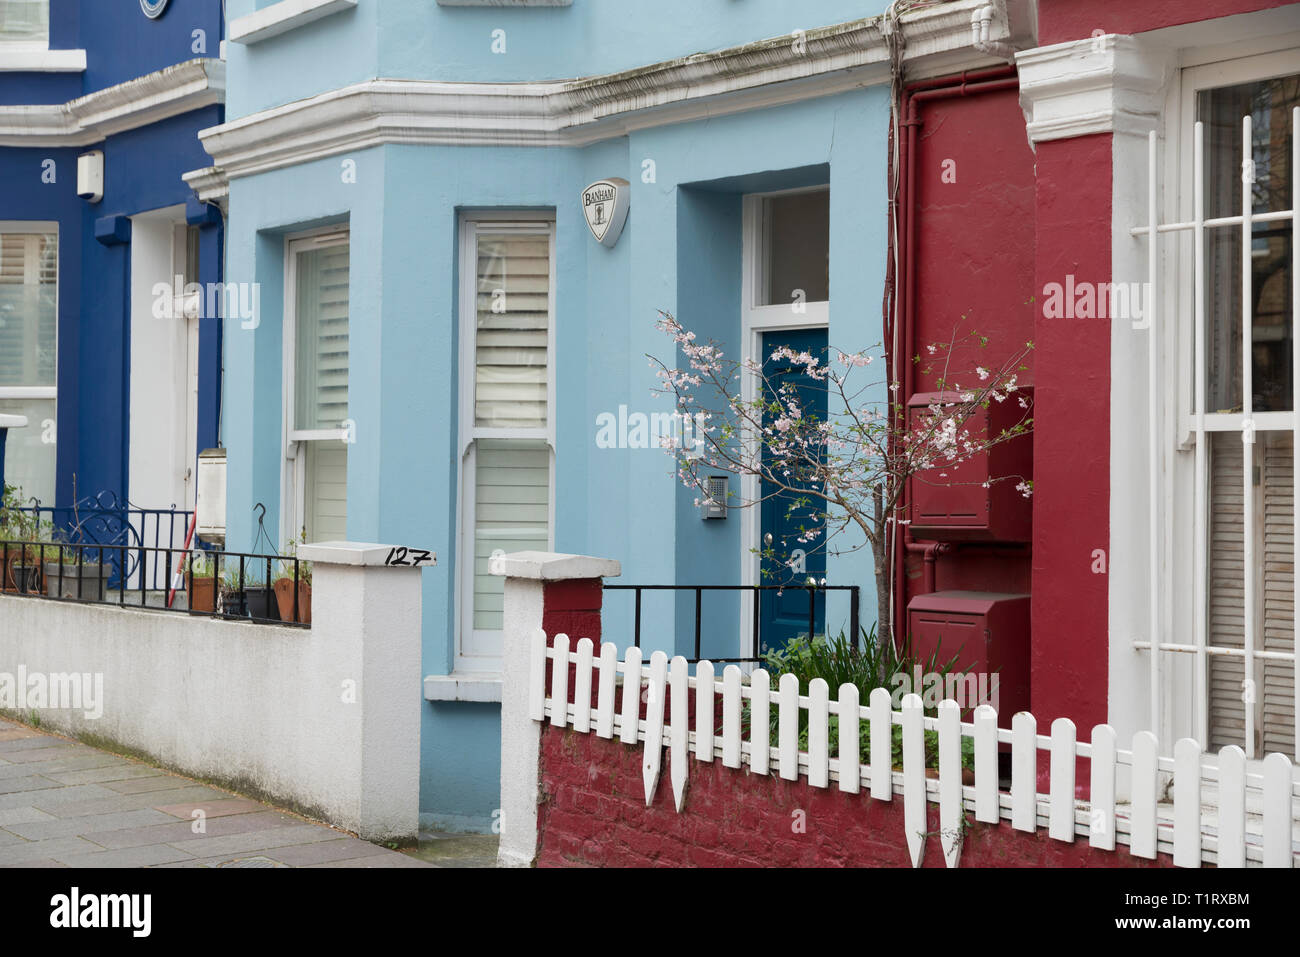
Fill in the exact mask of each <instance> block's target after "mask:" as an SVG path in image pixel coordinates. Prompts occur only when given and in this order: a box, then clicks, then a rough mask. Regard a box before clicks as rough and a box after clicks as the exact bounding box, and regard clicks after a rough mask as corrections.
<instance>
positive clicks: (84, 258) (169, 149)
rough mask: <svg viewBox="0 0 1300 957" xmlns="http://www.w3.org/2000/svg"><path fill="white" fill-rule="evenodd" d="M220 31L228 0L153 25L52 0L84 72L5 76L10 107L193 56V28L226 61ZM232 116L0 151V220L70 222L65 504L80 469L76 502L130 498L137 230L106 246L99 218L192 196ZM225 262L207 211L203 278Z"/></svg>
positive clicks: (62, 326) (209, 110) (79, 2)
mask: <svg viewBox="0 0 1300 957" xmlns="http://www.w3.org/2000/svg"><path fill="white" fill-rule="evenodd" d="M221 29H222V22H221V2H220V0H175V2H173V3H172V4H171V5H170V6H169V8H168V10H167V12H166V13H165V14H164V15H163V17H162V18H160V19H158V20H152V21H151V20H149V19H148V18H147V17H145V16H144V14H143V13H141V12H140V10H139V6H138V4H135V3H129V4H128V3H104V2H101V0H52V2H51V16H50V47H51V48H52V49H84V50H85V51H86V58H87V68H86V70H85V72H84V73H59V74H47V73H36V72H33V73H6V74H3V77H4V79H3V82H2V83H0V105H13V104H42V103H45V104H48V103H61V102H66V101H67V100H69V99H73V98H75V97H78V96H82V95H85V94H87V93H91V92H94V91H97V90H101V89H103V88H105V87H107V86H112V85H114V84H118V83H123V82H126V81H128V80H131V79H134V78H135V77H138V76H141V75H143V74H145V73H149V72H152V71H155V70H159V69H163V68H165V67H167V66H169V65H172V64H175V63H180V62H183V61H186V60H189V59H192V58H194V57H195V56H199V55H201V54H198V53H195V52H194V47H195V45H196V43H197V41H196V40H195V38H194V36H193V31H194V30H202V31H205V41H206V49H207V53H206V54H205V55H206V56H209V57H215V56H217V55H218V43H219V41H220V38H221ZM223 115H224V113H223V108H222V107H220V106H210V107H206V108H204V109H200V110H194V111H192V112H190V113H186V114H183V115H180V116H176V117H172V118H170V119H167V120H163V121H161V122H157V123H154V124H151V125H149V126H144V127H140V128H137V129H133V130H129V131H125V132H121V133H118V134H115V135H113V136H109V137H107V139H105V140H103V141H101V142H99V143H93V144H88V145H85V146H79V147H77V148H74V149H51V148H48V147H30V148H29V147H0V219H6V220H33V221H52V222H57V223H58V227H59V332H58V349H59V360H58V389H59V395H58V411H57V420H58V427H57V437H58V442H57V480H56V499H57V503H58V504H60V505H66V504H70V503H71V501H72V497H73V477H74V475H75V476H76V493H77V495H78V496H79V497H84V496H87V495H93V494H97V493H99V492H112V493H115V494H116V495H118V496H120V497H122V496H128V495H129V494H130V477H129V476H128V475H127V463H128V447H129V441H130V435H129V417H130V375H131V374H132V372H131V369H130V306H131V303H130V262H131V245H130V242H129V238H128V239H127V241H126V242H120V243H114V244H110V245H106V244H104V243H102V242H100V241H98V240H97V239H96V238H95V224H96V222H97V221H103V220H109V219H112V218H114V217H130V216H132V215H135V214H137V213H141V212H145V211H148V210H152V209H159V208H162V207H167V206H174V205H179V204H184V203H186V201H187V200H192V197H193V193H192V191H191V190H190V189H189V187H188V186H186V184H185V183H184V182H183V181H182V180H181V175H182V174H183V173H185V172H188V171H190V170H194V169H199V168H202V167H205V166H209V165H211V162H212V161H211V158H210V157H209V156H208V155H207V154H206V153H205V152H204V151H203V148H202V145H201V144H200V143H199V140H198V131H199V130H201V129H205V128H207V127H210V126H215V125H217V124H218V123H220V122H221V121H222V118H223ZM91 149H99V150H102V151H103V152H104V173H105V182H104V198H103V199H102V200H101V201H100V202H98V203H95V204H90V203H88V202H86V201H84V200H82V199H79V198H78V197H77V195H76V161H77V156H78V155H79V154H81V153H83V152H86V151H87V150H91ZM47 159H50V160H53V161H54V163H55V167H54V168H55V174H56V179H55V181H54V182H53V183H46V182H43V180H42V173H43V170H44V168H43V166H42V164H43V163H44V162H45V161H46V160H47ZM221 260H222V248H221V226H220V221H219V219H217V220H215V221H212V220H211V218H210V217H209V218H208V219H205V223H204V225H203V226H202V227H201V234H200V274H199V280H200V281H201V282H204V283H207V282H216V281H218V280H219V279H220V278H221ZM220 336H221V329H220V324H219V323H217V322H215V321H213V322H209V321H207V320H204V321H203V322H202V324H201V326H200V408H199V429H198V448H199V449H202V448H205V447H208V446H211V445H214V444H215V443H216V438H217V416H218V409H219V394H220V368H221V358H220V353H221V339H220ZM148 373H149V370H137V372H136V374H145V375H147V374H148ZM196 451H197V450H196ZM45 504H54V503H45ZM137 504H140V505H144V506H152V507H159V506H166V505H169V504H171V503H163V502H141V503H137Z"/></svg>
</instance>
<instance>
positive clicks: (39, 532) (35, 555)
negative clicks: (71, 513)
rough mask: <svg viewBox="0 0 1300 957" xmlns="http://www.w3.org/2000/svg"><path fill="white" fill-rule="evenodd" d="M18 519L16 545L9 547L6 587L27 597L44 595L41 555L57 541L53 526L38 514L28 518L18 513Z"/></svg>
mask: <svg viewBox="0 0 1300 957" xmlns="http://www.w3.org/2000/svg"><path fill="white" fill-rule="evenodd" d="M16 514H17V515H18V516H19V520H18V521H17V522H15V523H13V529H14V532H15V533H16V534H15V538H16V539H17V541H18V543H19V544H18V545H17V546H13V545H11V546H10V547H9V567H8V569H7V570H6V584H7V585H11V586H12V590H13V591H18V592H22V593H24V594H39V593H40V592H41V584H42V583H41V565H42V561H41V559H42V553H43V552H45V550H46V549H47V548H48V547H49V546H48V544H47V543H48V542H50V541H51V540H52V539H53V538H54V525H53V523H51V522H49V521H47V520H43V519H42V518H41V517H40V515H39V514H38V513H33V514H32V515H31V516H27V515H26V514H25V513H21V512H19V513H16Z"/></svg>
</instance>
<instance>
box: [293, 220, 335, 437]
mask: <svg viewBox="0 0 1300 957" xmlns="http://www.w3.org/2000/svg"><path fill="white" fill-rule="evenodd" d="M297 267H298V282H297V285H298V292H297V296H298V299H297V313H296V317H297V318H296V322H297V329H296V336H297V343H296V348H297V357H296V363H295V368H294V393H295V396H294V403H295V404H294V422H293V426H294V429H296V430H298V431H308V430H312V429H341V428H343V427H344V426H343V421H344V420H345V419H346V418H347V417H348V247H347V246H346V245H342V246H328V247H325V248H323V249H312V250H309V251H307V252H302V253H299V254H298V262H297Z"/></svg>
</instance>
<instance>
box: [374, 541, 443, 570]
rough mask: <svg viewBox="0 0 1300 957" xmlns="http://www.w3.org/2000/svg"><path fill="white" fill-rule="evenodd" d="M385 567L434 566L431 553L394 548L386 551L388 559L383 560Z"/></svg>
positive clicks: (413, 549)
mask: <svg viewBox="0 0 1300 957" xmlns="http://www.w3.org/2000/svg"><path fill="white" fill-rule="evenodd" d="M384 564H385V565H410V566H417V565H433V564H435V561H434V557H433V552H428V551H425V550H424V549H422V548H402V547H401V546H395V547H393V548H390V549H389V550H388V557H386V558H385V559H384Z"/></svg>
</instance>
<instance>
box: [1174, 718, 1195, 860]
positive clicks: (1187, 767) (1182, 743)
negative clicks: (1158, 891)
mask: <svg viewBox="0 0 1300 957" xmlns="http://www.w3.org/2000/svg"><path fill="white" fill-rule="evenodd" d="M1174 866H1175V867H1200V866H1201V746H1200V745H1199V744H1197V743H1196V742H1195V741H1193V740H1192V739H1191V738H1180V739H1179V740H1178V742H1177V743H1176V744H1175V745H1174Z"/></svg>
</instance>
